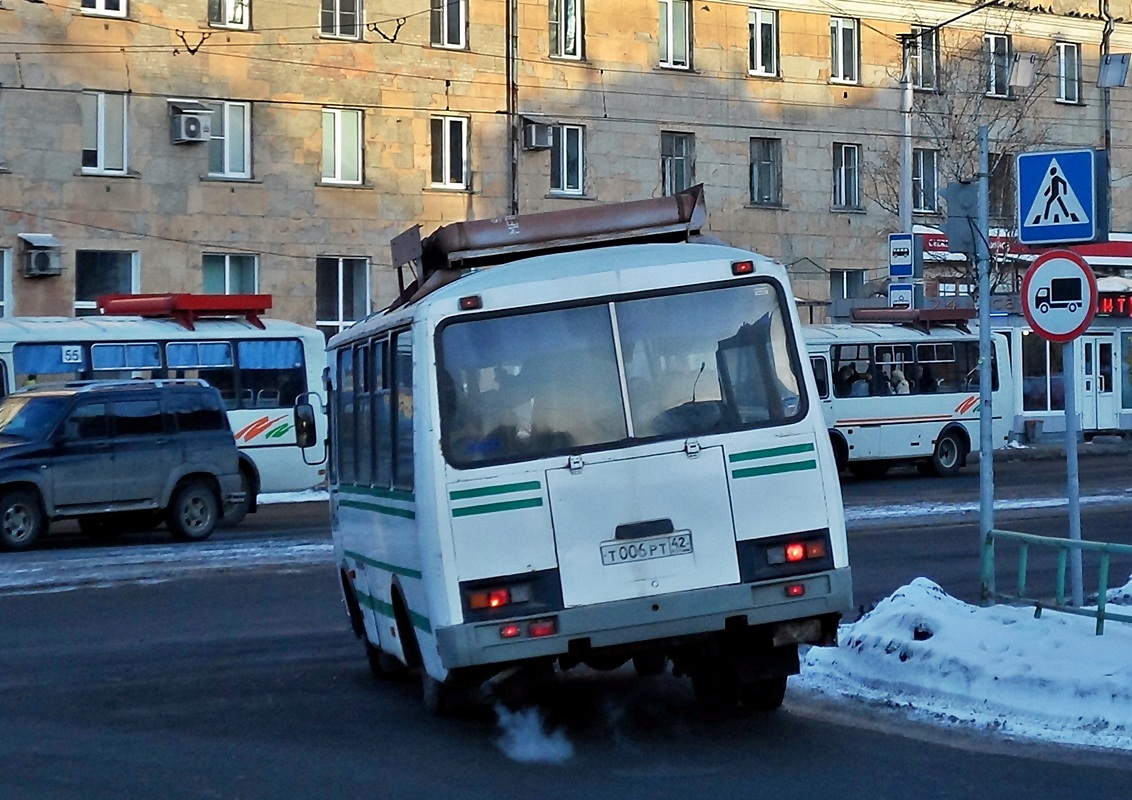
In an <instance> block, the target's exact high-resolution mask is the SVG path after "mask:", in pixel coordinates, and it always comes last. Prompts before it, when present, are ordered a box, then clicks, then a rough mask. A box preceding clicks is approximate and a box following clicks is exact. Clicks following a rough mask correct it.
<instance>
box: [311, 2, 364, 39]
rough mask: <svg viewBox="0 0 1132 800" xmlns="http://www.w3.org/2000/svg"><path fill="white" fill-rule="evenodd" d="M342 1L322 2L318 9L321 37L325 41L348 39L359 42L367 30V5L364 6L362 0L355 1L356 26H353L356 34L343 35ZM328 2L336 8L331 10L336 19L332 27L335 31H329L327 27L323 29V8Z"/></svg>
mask: <svg viewBox="0 0 1132 800" xmlns="http://www.w3.org/2000/svg"><path fill="white" fill-rule="evenodd" d="M341 1H342V0H321V2H320V4H319V7H318V31H319V36H321V37H323V38H324V39H348V40H350V41H358V40H359V39H361V38H362V31H363V30H365V24H366V22H365V20H366V17H365V5H364V4H363V2H362V0H355V4H356V5H355V11H354V18H355V19H354V26H353V27H354V32H353V33H343V32H342V31H343V29H344V25H343V23H342V7H341V5H340V3H341ZM328 2H329V3H332V4H333V6H334V8H333V9H331V10H330V13H331V14H332V15H333V17H334V24H333V26H332V28H333V30H329V31H328V30H327V29H326V28H325V27H323V22H322V15H323V13H325V11H324V9H323V6H324V5H326V4H327V3H328Z"/></svg>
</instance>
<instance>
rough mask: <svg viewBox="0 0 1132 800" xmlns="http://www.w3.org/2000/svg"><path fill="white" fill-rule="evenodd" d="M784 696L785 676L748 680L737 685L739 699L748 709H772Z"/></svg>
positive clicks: (776, 706) (775, 707) (779, 703)
mask: <svg viewBox="0 0 1132 800" xmlns="http://www.w3.org/2000/svg"><path fill="white" fill-rule="evenodd" d="M785 697H786V676H785V675H783V676H782V677H780V678H764V679H763V680H757V681H748V682H747V683H744V684H742V685H740V686H739V701H740V702H741V703H742V704H743V708H745V709H747V710H748V711H764V712H765V711H774V710H776V709H777V708H778V707H779V706H781V705H782V701H783V699H784V698H785Z"/></svg>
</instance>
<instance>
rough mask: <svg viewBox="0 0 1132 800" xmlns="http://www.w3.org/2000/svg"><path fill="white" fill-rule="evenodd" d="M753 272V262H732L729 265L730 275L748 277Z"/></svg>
mask: <svg viewBox="0 0 1132 800" xmlns="http://www.w3.org/2000/svg"><path fill="white" fill-rule="evenodd" d="M754 271H755V262H754V261H734V262H732V264H731V274H732V275H750V274H751V273H753V272H754Z"/></svg>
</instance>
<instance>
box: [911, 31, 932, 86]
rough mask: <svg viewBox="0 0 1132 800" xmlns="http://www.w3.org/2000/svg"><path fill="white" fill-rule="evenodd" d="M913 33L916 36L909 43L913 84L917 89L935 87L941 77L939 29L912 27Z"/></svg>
mask: <svg viewBox="0 0 1132 800" xmlns="http://www.w3.org/2000/svg"><path fill="white" fill-rule="evenodd" d="M912 33H913V34H914V35H915V38H913V39H912V41H911V42H910V43H909V45H908V47H909V50H908V64H909V66H910V67H911V70H912V76H911V78H912V85H913V86H914V87H916V88H917V89H928V90H930V89H935V88H936V86H937V81H938V78H939V31H937V30H935V29H934V28H926V29H925V28H912Z"/></svg>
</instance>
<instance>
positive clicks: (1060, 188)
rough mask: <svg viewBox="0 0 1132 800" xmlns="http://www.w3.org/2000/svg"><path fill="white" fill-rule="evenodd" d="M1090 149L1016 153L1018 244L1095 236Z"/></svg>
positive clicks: (1093, 160) (1094, 169)
mask: <svg viewBox="0 0 1132 800" xmlns="http://www.w3.org/2000/svg"><path fill="white" fill-rule="evenodd" d="M1096 178H1097V165H1096V153H1095V152H1094V151H1093V150H1056V151H1049V152H1042V153H1019V154H1018V241H1019V242H1021V243H1022V244H1031V245H1045V244H1063V243H1066V242H1091V241H1093V240H1094V239H1096V238H1097V180H1096Z"/></svg>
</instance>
